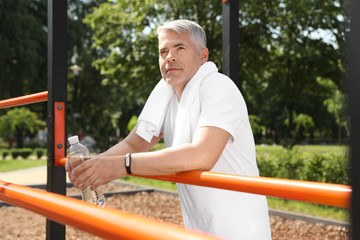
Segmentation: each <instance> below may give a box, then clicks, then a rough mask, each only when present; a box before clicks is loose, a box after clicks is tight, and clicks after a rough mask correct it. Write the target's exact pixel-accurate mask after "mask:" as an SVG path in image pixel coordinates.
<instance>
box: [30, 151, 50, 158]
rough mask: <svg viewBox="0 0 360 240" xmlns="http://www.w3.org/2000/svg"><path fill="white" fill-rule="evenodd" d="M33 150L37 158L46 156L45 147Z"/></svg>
mask: <svg viewBox="0 0 360 240" xmlns="http://www.w3.org/2000/svg"><path fill="white" fill-rule="evenodd" d="M33 152H34V153H35V155H36V157H37V159H41V157H42V156H46V153H47V149H44V148H35V149H34V150H33Z"/></svg>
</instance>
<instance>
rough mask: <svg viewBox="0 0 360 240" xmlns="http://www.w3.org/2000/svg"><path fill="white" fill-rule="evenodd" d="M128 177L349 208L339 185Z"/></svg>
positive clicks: (201, 176)
mask: <svg viewBox="0 0 360 240" xmlns="http://www.w3.org/2000/svg"><path fill="white" fill-rule="evenodd" d="M65 162H66V158H63V159H60V160H59V163H60V164H59V166H64V165H65ZM132 176H135V177H141V178H149V179H156V180H162V181H169V182H176V183H185V184H191V185H198V186H204V187H213V188H220V189H227V190H233V191H239V192H247V193H254V194H261V195H266V196H270V197H279V198H284V199H291V200H297V201H303V202H311V203H318V204H324V205H330V206H335V207H343V208H349V207H350V199H351V192H352V189H351V187H350V186H347V185H342V184H332V183H319V182H310V181H300V180H290V179H281V178H268V177H250V176H241V175H234V174H225V173H215V172H203V171H191V172H184V173H177V174H173V175H163V176H139V175H132Z"/></svg>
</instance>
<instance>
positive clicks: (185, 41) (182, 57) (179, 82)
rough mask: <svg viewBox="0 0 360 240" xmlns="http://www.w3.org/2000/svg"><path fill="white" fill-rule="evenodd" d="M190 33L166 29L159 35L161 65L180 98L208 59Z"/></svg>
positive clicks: (162, 70) (161, 69)
mask: <svg viewBox="0 0 360 240" xmlns="http://www.w3.org/2000/svg"><path fill="white" fill-rule="evenodd" d="M203 51H206V52H207V49H203V50H201V51H199V50H198V49H197V48H196V45H195V44H194V43H193V42H192V41H191V39H190V35H189V34H188V33H181V34H179V33H177V32H174V31H166V32H163V33H161V34H160V35H159V65H160V71H161V75H162V77H163V78H164V80H165V81H166V82H167V83H168V84H170V85H171V86H173V88H174V89H175V91H176V94H177V96H178V98H180V96H181V93H182V91H183V90H184V88H185V85H186V83H187V82H188V81H189V80H190V79H191V78H192V77H193V76H194V74H195V73H196V72H197V70H198V69H199V67H200V66H201V64H203V63H204V62H206V61H207V55H206V57H205V58H204V54H203Z"/></svg>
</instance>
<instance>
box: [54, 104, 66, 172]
mask: <svg viewBox="0 0 360 240" xmlns="http://www.w3.org/2000/svg"><path fill="white" fill-rule="evenodd" d="M54 128H55V129H54V144H55V147H54V158H55V166H61V164H60V163H59V161H60V160H61V159H63V158H64V157H65V147H66V145H65V103H64V102H55V107H54Z"/></svg>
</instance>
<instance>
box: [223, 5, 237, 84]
mask: <svg viewBox="0 0 360 240" xmlns="http://www.w3.org/2000/svg"><path fill="white" fill-rule="evenodd" d="M222 16H223V26H222V58H223V64H222V72H223V73H224V74H225V75H227V76H228V77H230V78H231V79H232V80H233V81H234V83H235V84H236V85H237V86H238V87H239V0H223V4H222Z"/></svg>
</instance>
